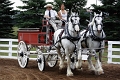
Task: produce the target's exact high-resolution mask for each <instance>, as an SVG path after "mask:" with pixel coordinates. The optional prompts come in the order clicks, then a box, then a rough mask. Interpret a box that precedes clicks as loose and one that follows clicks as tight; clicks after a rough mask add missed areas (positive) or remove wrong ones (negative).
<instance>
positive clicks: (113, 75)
mask: <svg viewBox="0 0 120 80" xmlns="http://www.w3.org/2000/svg"><path fill="white" fill-rule="evenodd" d="M103 69H104V72H105V74H104V75H100V76H96V75H93V74H92V73H91V72H89V71H88V69H87V62H85V64H84V65H83V71H77V70H73V73H74V76H73V77H67V76H66V69H64V70H62V71H60V70H59V67H58V65H56V66H55V67H54V68H50V67H49V66H48V65H46V68H45V71H43V72H40V71H39V69H38V66H37V62H36V61H31V60H30V61H29V63H28V66H27V68H24V69H22V68H21V67H20V66H19V65H18V62H17V60H12V59H0V80H107V79H109V80H120V65H115V64H103Z"/></svg>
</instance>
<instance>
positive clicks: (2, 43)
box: [0, 38, 120, 64]
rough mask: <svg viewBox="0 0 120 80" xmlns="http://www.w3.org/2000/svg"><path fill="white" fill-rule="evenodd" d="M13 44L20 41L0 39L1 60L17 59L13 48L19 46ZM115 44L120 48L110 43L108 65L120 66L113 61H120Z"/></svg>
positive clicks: (112, 42)
mask: <svg viewBox="0 0 120 80" xmlns="http://www.w3.org/2000/svg"><path fill="white" fill-rule="evenodd" d="M13 42H18V39H1V38H0V58H11V59H17V57H16V56H13V53H17V49H14V50H13V48H17V44H13ZM113 44H118V45H119V46H120V41H108V63H113V64H120V61H118V62H114V61H113V60H112V59H113V58H114V59H115V58H116V59H119V60H120V47H119V48H113ZM2 47H3V48H5V49H6V48H7V50H5V49H3V48H2ZM2 49H3V50H2ZM113 51H117V55H114V54H113ZM31 52H32V51H31ZM1 53H2V54H8V55H1ZM31 59H35V58H31Z"/></svg>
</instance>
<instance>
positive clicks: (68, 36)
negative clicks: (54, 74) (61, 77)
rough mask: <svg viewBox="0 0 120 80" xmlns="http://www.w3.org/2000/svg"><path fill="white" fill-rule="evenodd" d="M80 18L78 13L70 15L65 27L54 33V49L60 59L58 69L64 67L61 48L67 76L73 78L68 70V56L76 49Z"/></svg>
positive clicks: (69, 61)
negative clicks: (65, 62)
mask: <svg viewBox="0 0 120 80" xmlns="http://www.w3.org/2000/svg"><path fill="white" fill-rule="evenodd" d="M79 20H80V18H79V16H78V13H76V12H75V13H72V14H71V16H70V17H69V21H68V22H67V25H66V26H65V29H58V30H57V31H55V33H54V46H55V47H56V50H57V53H58V56H59V58H60V64H59V69H62V68H64V67H65V65H64V58H63V57H62V54H61V48H62V49H63V50H64V54H65V55H66V58H67V76H73V73H72V71H71V68H70V63H71V59H70V55H71V54H73V53H74V51H75V49H76V42H77V41H78V40H79V34H80V33H79V32H80V22H79Z"/></svg>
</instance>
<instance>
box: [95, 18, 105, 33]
mask: <svg viewBox="0 0 120 80" xmlns="http://www.w3.org/2000/svg"><path fill="white" fill-rule="evenodd" d="M96 17H102V16H95V18H96ZM95 18H94V22H95V27H96V29H97V31H98V32H100V33H101V31H102V28H103V24H102V22H101V23H99V24H98V23H97V21H96V20H95ZM99 25H100V26H101V30H98V26H99ZM94 31H95V30H94Z"/></svg>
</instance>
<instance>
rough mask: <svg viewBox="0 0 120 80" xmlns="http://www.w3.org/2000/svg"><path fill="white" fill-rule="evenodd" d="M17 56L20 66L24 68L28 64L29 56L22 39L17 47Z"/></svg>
mask: <svg viewBox="0 0 120 80" xmlns="http://www.w3.org/2000/svg"><path fill="white" fill-rule="evenodd" d="M17 58H18V63H19V65H20V67H21V68H25V67H27V65H28V61H29V57H28V49H27V45H26V44H25V42H24V41H20V42H19V43H18V47H17Z"/></svg>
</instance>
